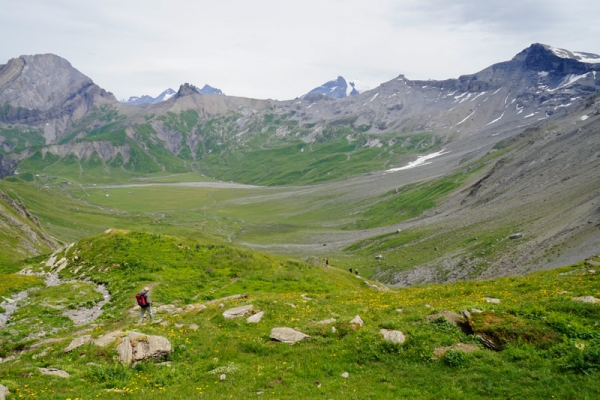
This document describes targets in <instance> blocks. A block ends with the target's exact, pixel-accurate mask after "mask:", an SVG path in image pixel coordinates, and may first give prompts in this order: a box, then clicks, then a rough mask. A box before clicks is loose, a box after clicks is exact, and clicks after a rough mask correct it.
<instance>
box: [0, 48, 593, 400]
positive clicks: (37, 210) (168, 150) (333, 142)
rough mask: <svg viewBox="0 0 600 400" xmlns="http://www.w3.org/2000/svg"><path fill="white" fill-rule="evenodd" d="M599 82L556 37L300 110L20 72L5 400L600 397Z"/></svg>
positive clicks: (9, 119)
mask: <svg viewBox="0 0 600 400" xmlns="http://www.w3.org/2000/svg"><path fill="white" fill-rule="evenodd" d="M599 89H600V56H598V55H595V54H590V53H584V52H574V51H569V50H564V49H558V48H554V47H551V46H548V45H544V44H533V45H531V46H530V47H528V48H526V49H524V50H523V51H521V52H520V53H519V54H517V55H515V56H514V57H513V58H512V59H511V60H509V61H504V62H500V63H497V64H494V65H491V66H489V67H488V68H485V69H484V70H482V71H480V72H477V73H474V74H470V75H463V76H460V77H458V78H456V79H448V80H443V81H435V80H428V81H416V80H410V79H408V78H406V77H405V76H403V75H399V76H397V77H396V78H394V79H392V80H390V81H388V82H385V83H382V84H381V85H379V86H377V87H375V88H373V89H369V90H367V89H366V88H364V87H363V86H362V85H361V84H360V82H358V81H347V80H346V79H345V78H343V77H341V76H340V77H338V78H337V79H335V80H332V81H329V82H326V83H325V84H323V85H320V86H318V87H316V88H315V89H313V90H311V91H308V92H307V93H305V94H301V93H299V95H298V97H297V98H295V99H293V100H285V101H279V100H260V99H250V98H241V97H233V96H229V95H225V94H223V93H222V91H221V90H219V89H217V88H214V87H212V86H209V85H205V86H204V87H202V88H198V87H196V86H194V85H193V84H190V83H184V84H182V85H181V86H180V87H179V89H178V90H177V91H175V90H172V89H167V90H165V91H164V92H163V93H161V94H160V95H159V96H157V97H156V98H155V97H152V96H149V95H144V96H140V97H131V98H130V99H129V100H126V101H125V100H123V101H118V100H117V99H116V98H115V96H114V95H113V94H112V93H111V92H109V91H107V90H105V89H103V88H100V87H99V86H97V85H96V84H95V83H94V82H93V80H92V79H91V78H89V77H87V76H85V75H84V74H83V73H81V72H79V71H78V70H76V69H75V68H73V67H72V66H71V64H70V63H69V62H68V61H67V60H65V59H63V58H60V57H59V56H56V55H53V54H41V55H28V56H20V57H18V58H13V59H11V60H9V61H8V62H7V63H6V64H4V65H0V178H2V179H0V227H1V228H2V232H0V300H1V301H0V399H3V398H5V396H8V398H9V399H11V398H17V397H18V398H21V397H23V398H24V397H34V398H44V399H55V398H61V399H65V398H123V396H130V397H131V398H138V397H139V398H142V397H143V398H147V399H164V398H165V396H166V397H168V398H182V399H183V398H211V399H213V398H214V399H217V398H240V399H241V398H252V397H256V396H259V397H265V398H267V397H269V398H271V397H272V398H289V399H298V398H349V399H355V398H356V399H358V398H361V399H362V398H373V399H389V398H427V399H440V398H447V399H462V398H473V399H484V398H485V399H488V398H498V399H500V398H502V399H506V398H550V397H552V398H553V397H555V396H556V398H598V396H600V392H598V385H597V382H598V374H599V373H600V372H599V371H600V335H599V334H598V327H597V326H598V318H599V317H600V308H599V307H598V303H600V299H599V298H600V286H599V285H598V273H597V268H598V267H599V266H600V258H599V256H598V254H599V253H600V175H599V173H598V172H599V171H600V91H599ZM145 286H147V287H149V288H150V290H151V291H150V293H151V299H152V300H153V301H154V302H155V304H154V310H155V312H156V316H155V317H156V318H155V319H154V320H153V321H152V322H151V323H142V322H140V324H138V325H135V322H136V321H137V319H138V318H139V309H138V308H136V307H133V308H132V306H134V304H133V303H132V301H133V299H134V295H135V293H136V292H137V291H140V290H141V289H142V288H144V287H145ZM143 315H144V314H143V313H142V317H143ZM241 317H245V318H247V319H239V318H241ZM240 321H241V322H240ZM281 342H283V343H281ZM288 344H295V345H294V346H288ZM153 359H156V360H158V359H160V360H162V361H164V360H163V359H166V362H154V361H153ZM432 376H435V377H436V379H435V380H432V379H431V377H432Z"/></svg>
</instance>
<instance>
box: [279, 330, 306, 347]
mask: <svg viewBox="0 0 600 400" xmlns="http://www.w3.org/2000/svg"><path fill="white" fill-rule="evenodd" d="M309 337H310V336H308V335H307V334H305V333H302V332H299V331H296V330H294V329H292V328H273V329H271V335H270V338H271V339H273V340H277V341H278V342H283V343H288V344H295V343H297V342H299V341H301V340H304V339H306V338H309Z"/></svg>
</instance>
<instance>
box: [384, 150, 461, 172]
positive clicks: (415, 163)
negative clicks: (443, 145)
mask: <svg viewBox="0 0 600 400" xmlns="http://www.w3.org/2000/svg"><path fill="white" fill-rule="evenodd" d="M447 153H449V151H444V149H442V150H440V151H438V152H437V153H431V154H427V155H425V156H420V157H418V158H417V159H416V160H415V161H413V162H409V163H408V165H405V166H404V167H400V168H392V169H388V170H387V171H385V172H396V171H403V170H405V169H411V168H415V167H418V166H419V165H427V164H431V163H426V162H425V161H427V160H431V159H432V158H435V157H439V156H441V155H442V154H447Z"/></svg>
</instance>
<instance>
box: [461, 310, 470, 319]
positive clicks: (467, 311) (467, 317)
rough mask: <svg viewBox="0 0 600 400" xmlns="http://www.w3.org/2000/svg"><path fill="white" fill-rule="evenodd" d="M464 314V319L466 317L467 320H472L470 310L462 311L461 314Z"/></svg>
mask: <svg viewBox="0 0 600 400" xmlns="http://www.w3.org/2000/svg"><path fill="white" fill-rule="evenodd" d="M460 313H461V314H462V316H463V317H465V318H466V319H469V318H471V313H470V312H469V310H462V311H461V312H460Z"/></svg>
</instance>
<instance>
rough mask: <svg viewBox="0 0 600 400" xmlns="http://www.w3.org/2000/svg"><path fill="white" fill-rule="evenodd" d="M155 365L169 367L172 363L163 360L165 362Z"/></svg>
mask: <svg viewBox="0 0 600 400" xmlns="http://www.w3.org/2000/svg"><path fill="white" fill-rule="evenodd" d="M156 365H160V366H161V367H170V366H171V365H172V363H171V361H165V362H161V363H158V364H156Z"/></svg>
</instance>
